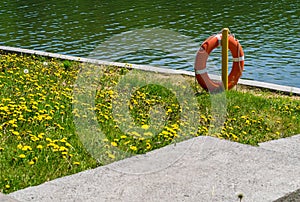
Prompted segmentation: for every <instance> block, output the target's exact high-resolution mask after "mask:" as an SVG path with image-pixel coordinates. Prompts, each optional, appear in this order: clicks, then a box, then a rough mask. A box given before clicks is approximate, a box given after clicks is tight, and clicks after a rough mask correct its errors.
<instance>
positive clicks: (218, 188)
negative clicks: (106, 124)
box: [10, 137, 300, 202]
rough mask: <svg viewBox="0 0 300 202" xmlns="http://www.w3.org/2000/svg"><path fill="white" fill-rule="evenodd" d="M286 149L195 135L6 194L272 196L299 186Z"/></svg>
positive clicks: (27, 197)
mask: <svg viewBox="0 0 300 202" xmlns="http://www.w3.org/2000/svg"><path fill="white" fill-rule="evenodd" d="M293 148H294V147H291V148H290V149H291V150H292V149H293ZM295 149H297V148H295ZM289 153H293V151H288V152H276V151H274V150H269V149H266V148H263V147H252V146H249V145H244V144H239V143H235V142H230V141H226V140H219V139H217V138H212V137H197V138H193V139H190V140H187V141H184V142H181V143H177V144H176V145H169V146H166V147H164V148H162V149H158V150H155V151H153V152H150V153H148V154H146V155H140V156H135V157H132V158H128V159H124V160H122V161H119V162H115V163H112V164H109V165H107V166H102V167H98V168H95V169H92V170H87V171H83V172H81V173H77V174H74V175H71V176H67V177H63V178H59V179H56V180H53V181H50V182H46V183H44V184H41V185H39V186H36V187H29V188H26V189H23V190H20V191H17V192H14V193H11V194H10V196H11V197H13V198H15V199H18V200H20V201H139V202H140V201H214V202H218V201H219V202H224V201H230V202H234V201H236V202H239V201H240V200H239V198H238V196H237V195H238V193H240V194H242V195H243V199H242V202H250V201H251V202H253V201H255V202H260V201H261V202H267V201H270V202H271V201H275V200H277V199H279V198H282V197H284V196H286V195H288V194H290V193H292V192H294V191H296V190H298V189H299V188H300V169H299V168H300V159H299V158H298V157H297V156H294V155H292V156H291V155H288V154H289Z"/></svg>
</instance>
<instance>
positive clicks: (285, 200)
mask: <svg viewBox="0 0 300 202" xmlns="http://www.w3.org/2000/svg"><path fill="white" fill-rule="evenodd" d="M298 201H300V189H297V190H296V191H294V192H291V193H289V194H286V195H285V196H283V197H281V198H279V199H277V200H275V201H273V202H298Z"/></svg>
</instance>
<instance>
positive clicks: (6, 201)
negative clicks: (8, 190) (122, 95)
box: [0, 192, 18, 202]
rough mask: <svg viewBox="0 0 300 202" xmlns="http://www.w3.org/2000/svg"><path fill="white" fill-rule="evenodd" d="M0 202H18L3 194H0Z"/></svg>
mask: <svg viewBox="0 0 300 202" xmlns="http://www.w3.org/2000/svg"><path fill="white" fill-rule="evenodd" d="M0 201H1V202H18V201H17V200H16V199H13V198H11V197H9V196H7V195H5V194H2V193H1V192H0Z"/></svg>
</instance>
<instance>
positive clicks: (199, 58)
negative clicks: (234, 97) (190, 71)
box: [194, 34, 244, 91]
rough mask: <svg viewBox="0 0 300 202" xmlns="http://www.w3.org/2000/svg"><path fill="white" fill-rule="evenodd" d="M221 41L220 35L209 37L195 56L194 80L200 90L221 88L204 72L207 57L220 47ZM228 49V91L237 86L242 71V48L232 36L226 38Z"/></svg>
mask: <svg viewBox="0 0 300 202" xmlns="http://www.w3.org/2000/svg"><path fill="white" fill-rule="evenodd" d="M221 39H222V34H217V35H214V36H210V37H209V38H208V39H206V40H205V41H204V42H203V43H202V45H201V47H200V49H199V50H198V52H197V55H196V60H195V66H194V69H195V74H196V79H197V81H198V83H199V84H200V85H201V86H202V88H204V89H205V90H207V91H215V90H217V89H221V88H222V87H223V84H222V83H221V82H214V81H212V80H211V79H210V78H209V76H208V73H207V70H206V62H207V59H208V56H209V54H210V53H211V52H212V50H213V49H215V48H217V47H218V46H219V45H221ZM228 48H229V50H230V51H231V55H232V57H233V63H232V68H231V72H230V73H229V75H228V89H231V88H233V87H234V86H235V85H236V84H237V82H238V80H239V78H240V77H241V76H242V72H243V70H244V52H243V49H242V46H241V45H240V43H239V42H238V40H237V39H235V38H234V36H233V35H229V36H228Z"/></svg>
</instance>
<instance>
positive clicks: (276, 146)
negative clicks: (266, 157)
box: [259, 135, 300, 157]
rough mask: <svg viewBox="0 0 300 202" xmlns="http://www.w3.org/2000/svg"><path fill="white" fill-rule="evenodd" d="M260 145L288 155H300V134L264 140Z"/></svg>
mask: <svg viewBox="0 0 300 202" xmlns="http://www.w3.org/2000/svg"><path fill="white" fill-rule="evenodd" d="M259 147H260V148H263V149H267V150H271V151H274V152H280V153H284V154H285V155H288V156H295V157H300V135H295V136H292V137H287V138H282V139H278V140H273V141H269V142H263V143H260V144H259Z"/></svg>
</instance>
